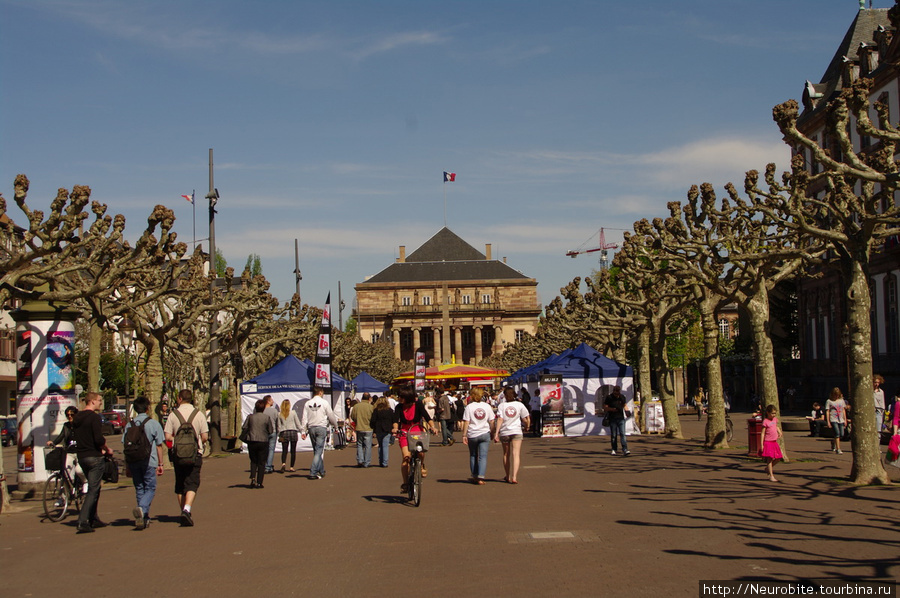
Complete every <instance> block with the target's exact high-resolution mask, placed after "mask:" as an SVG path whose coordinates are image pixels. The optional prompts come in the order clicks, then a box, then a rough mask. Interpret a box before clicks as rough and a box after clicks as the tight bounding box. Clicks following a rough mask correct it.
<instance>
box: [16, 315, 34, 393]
mask: <svg viewBox="0 0 900 598" xmlns="http://www.w3.org/2000/svg"><path fill="white" fill-rule="evenodd" d="M31 336H32V335H31V330H29V329H28V328H25V327H19V328H18V329H17V330H16V380H17V381H18V384H19V394H22V393H26V394H27V393H30V392H31V385H32V372H31Z"/></svg>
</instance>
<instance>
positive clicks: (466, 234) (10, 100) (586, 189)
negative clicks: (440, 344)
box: [0, 0, 893, 319]
mask: <svg viewBox="0 0 900 598" xmlns="http://www.w3.org/2000/svg"><path fill="white" fill-rule="evenodd" d="M892 5H893V1H892V0H875V1H874V3H873V6H874V7H875V8H888V7H890V6H892ZM858 9H859V3H858V0H753V1H752V2H751V1H747V0H715V1H714V0H679V1H678V2H672V1H671V0H643V1H640V2H636V1H611V0H602V1H600V0H596V1H579V0H557V1H554V2H550V1H528V0H518V1H517V2H510V1H507V0H477V1H450V0H444V1H442V2H436V1H431V0H413V1H408V2H404V1H396V0H378V1H375V0H370V1H351V0H331V1H319V2H307V1H303V0H292V1H287V0H285V1H275V0H269V1H263V2H261V1H255V2H250V1H239V0H216V1H212V0H208V1H199V0H177V1H171V2H170V1H140V0H132V1H129V2H121V1H119V0H0V81H2V87H0V89H2V93H0V193H2V194H3V196H4V197H6V198H7V200H9V201H8V203H9V204H10V206H9V213H10V216H11V217H12V218H13V220H16V219H17V218H21V212H19V211H18V208H17V207H16V206H15V205H14V202H12V201H11V200H12V197H13V181H14V179H15V176H16V175H17V174H19V173H24V174H26V175H27V176H28V177H29V179H30V181H31V187H30V192H29V200H28V201H29V204H30V206H31V207H32V208H33V209H44V210H47V209H48V207H49V204H50V202H51V200H52V199H53V198H54V197H55V195H56V190H57V189H58V188H59V187H65V188H67V189H71V188H72V186H74V185H88V186H90V187H91V189H92V199H94V200H97V201H100V202H102V203H105V204H107V205H108V210H109V213H111V214H123V215H124V216H125V217H126V218H127V222H128V225H127V228H126V231H127V234H128V237H129V238H131V239H136V238H137V237H138V236H139V234H140V232H141V230H142V229H143V228H144V227H145V225H146V218H147V217H148V216H149V215H150V213H151V211H152V209H153V206H155V205H157V204H163V205H165V206H167V207H170V208H172V209H174V210H175V214H176V218H177V222H176V231H177V233H178V238H179V240H181V241H185V242H188V243H189V244H190V245H191V247H193V240H194V239H195V235H194V226H195V225H194V215H193V209H192V206H191V204H190V203H189V202H187V201H186V200H185V199H183V198H182V197H181V195H182V194H190V193H192V192H194V191H195V192H196V238H199V239H202V241H200V243H202V244H203V246H204V248H205V249H206V248H208V244H207V240H206V238H207V237H208V235H209V228H208V210H207V206H208V204H207V201H206V200H205V199H204V196H205V195H206V193H207V192H208V190H209V150H210V149H212V150H213V156H214V178H215V181H214V182H215V187H216V188H217V189H218V191H219V195H220V199H219V202H218V205H217V210H218V213H217V215H216V220H215V227H216V246H217V247H218V248H219V249H221V251H222V252H223V253H224V255H225V257H226V259H227V260H228V264H229V265H230V266H234V267H235V269H236V270H238V271H240V270H242V269H243V266H244V264H245V263H246V261H247V257H248V256H249V255H250V254H257V255H259V256H260V257H261V260H262V266H263V274H265V276H266V277H267V279H268V280H269V281H270V283H271V289H270V290H271V292H272V293H273V294H274V295H275V296H277V297H278V298H279V299H280V300H282V301H286V300H288V299H289V298H290V296H291V294H292V293H293V292H294V288H295V280H294V240H295V239H297V240H298V243H299V254H300V270H301V272H302V276H303V279H302V281H301V282H300V293H301V296H302V298H303V301H304V302H307V303H310V304H312V305H319V306H321V305H323V304H324V302H325V297H326V295H327V294H328V293H329V292H330V293H331V294H332V297H333V302H336V298H337V290H338V283H339V282H340V286H341V292H342V298H343V299H344V301H345V303H346V304H347V307H348V311H345V312H344V319H346V318H348V317H349V308H350V307H351V306H352V304H353V287H354V285H356V284H357V283H360V282H363V281H364V280H365V279H366V277H368V276H372V275H374V274H377V273H378V272H380V271H381V270H383V269H384V268H386V267H387V266H388V265H389V264H391V263H392V262H393V261H394V260H395V258H396V257H397V256H398V254H399V252H398V246H400V245H405V246H406V248H407V253H410V252H412V251H413V250H414V249H415V248H416V247H418V246H419V245H421V244H422V243H424V242H425V241H427V240H428V239H429V238H430V237H431V236H432V235H434V234H435V233H436V232H437V231H438V230H440V229H441V227H443V226H444V225H445V223H446V225H447V226H448V227H449V228H450V229H451V230H453V231H454V232H455V233H457V234H458V235H460V236H461V237H462V238H463V239H465V240H466V241H468V242H469V243H470V244H471V245H472V246H474V247H475V248H476V249H479V250H481V251H484V245H485V244H486V243H491V244H492V248H493V257H494V258H495V259H496V258H503V257H505V258H507V263H508V264H509V265H510V266H512V267H513V268H515V269H517V270H519V271H521V272H522V273H524V274H525V275H527V276H529V277H532V278H535V279H536V280H537V281H538V283H539V286H538V291H539V295H540V298H541V300H542V303H543V304H544V305H546V304H547V303H548V302H549V301H550V300H552V299H553V297H555V296H556V295H557V294H558V293H559V288H560V287H562V286H565V285H566V284H567V283H568V282H569V281H570V280H572V279H573V278H574V277H576V276H585V275H588V274H590V272H591V271H592V270H593V269H595V268H596V267H597V256H598V254H597V253H588V254H583V255H579V256H578V257H576V258H570V257H567V256H566V255H565V254H566V252H567V251H569V250H573V249H579V248H580V249H589V248H593V247H596V245H597V244H598V232H599V230H600V229H601V228H603V229H604V231H605V236H606V241H607V242H608V243H610V242H612V243H615V242H616V241H620V240H621V238H622V232H623V230H627V229H631V227H632V225H633V224H634V222H635V221H636V220H639V219H642V218H648V219H652V218H654V217H665V216H666V215H667V213H668V212H667V209H666V204H667V203H668V202H670V201H680V200H683V199H684V198H685V196H686V193H687V191H688V189H689V188H690V186H691V185H693V184H697V185H699V184H700V183H703V182H710V183H712V184H713V185H714V186H715V187H716V189H717V190H718V191H719V193H720V194H721V193H724V191H723V188H724V185H725V184H726V183H727V182H729V181H733V182H735V183H736V184H738V187H739V188H740V187H741V185H740V183H741V182H742V181H743V176H744V172H746V171H747V170H750V169H758V170H762V169H763V168H764V167H765V165H766V164H767V163H769V162H775V163H776V164H777V165H778V167H779V169H785V168H787V167H788V156H789V153H788V150H787V148H786V146H785V145H784V144H783V142H782V141H781V136H780V134H779V132H778V129H777V127H776V125H775V124H774V122H773V121H772V107H773V106H775V105H776V104H779V103H781V102H783V101H785V100H787V99H790V98H794V99H798V100H799V99H800V95H801V93H802V90H803V85H804V82H805V81H806V80H807V79H809V80H811V81H815V82H817V81H819V79H820V78H821V76H822V74H823V73H824V72H825V69H826V67H827V65H828V63H829V61H830V60H831V57H832V55H833V54H834V52H835V50H836V49H837V46H838V44H839V43H840V41H841V39H842V38H843V35H844V33H845V32H846V31H847V29H848V28H849V26H850V24H851V23H852V21H853V19H854V17H855V15H856V12H857V11H858ZM444 171H450V172H454V173H456V180H455V181H454V182H452V183H444V182H443V172H444ZM445 198H446V199H445Z"/></svg>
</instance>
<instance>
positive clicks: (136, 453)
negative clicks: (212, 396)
mask: <svg viewBox="0 0 900 598" xmlns="http://www.w3.org/2000/svg"><path fill="white" fill-rule="evenodd" d="M132 408H133V409H134V412H135V413H136V414H137V415H136V416H135V417H134V419H133V420H131V421H130V422H128V425H126V426H125V431H124V432H123V433H122V446H123V452H124V453H125V468H126V469H125V471H126V475H131V481H132V482H133V483H134V494H135V497H136V499H137V506H136V507H135V508H134V510H133V511H132V514H133V515H134V527H135V529H139V530H143V529H147V528H148V527H149V526H150V504H151V503H152V502H153V497H154V496H156V477H157V476H161V475H162V474H163V449H162V445H163V442H164V441H165V432H163V427H162V426H161V425H160V424H159V422H158V421H156V420H155V419H152V418H151V417H150V416H149V415H147V410H148V409H150V400H149V399H148V398H147V397H144V396H140V397H138V398H137V399H135V400H134V403H133V404H132ZM131 428H140V429H139V430H138V431H137V432H139V433H141V434H143V435H144V438H145V439H146V442H145V443H141V442H140V441H139V439H136V438H135V433H132V434H131V436H129V434H128V431H129V430H130V429H131Z"/></svg>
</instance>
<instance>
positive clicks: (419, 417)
mask: <svg viewBox="0 0 900 598" xmlns="http://www.w3.org/2000/svg"><path fill="white" fill-rule="evenodd" d="M397 398H398V399H400V402H399V403H397V406H396V407H395V408H394V425H393V426H392V429H391V433H392V434H393V435H394V436H395V437H396V438H397V443H398V444H399V445H400V451H401V452H402V453H403V463H402V464H401V465H400V474H401V477H402V479H403V484H402V485H401V486H400V491H401V492H406V491H407V490H408V487H407V485H406V480H407V479H408V478H409V464H410V462H411V461H412V456H411V453H410V451H409V441H408V436H407V434H409V432H424V431H425V428H426V427H427V428H428V429H429V430H430V431H431V433H432V434H437V430H436V429H435V427H434V422H433V421H432V420H431V416H430V415H428V411H426V410H425V405H423V404H422V401H419V400H417V398H416V392H415V391H414V390H413V389H412V388H410V387H409V386H407V387H405V388H403V389H402V390H400V391H399V392H398V393H397ZM421 459H422V477H427V476H428V470H426V469H425V453H422V455H421Z"/></svg>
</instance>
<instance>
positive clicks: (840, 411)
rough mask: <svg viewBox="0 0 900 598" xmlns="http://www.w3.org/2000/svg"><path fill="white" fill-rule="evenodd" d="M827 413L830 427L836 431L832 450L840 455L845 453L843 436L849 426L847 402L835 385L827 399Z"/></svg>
mask: <svg viewBox="0 0 900 598" xmlns="http://www.w3.org/2000/svg"><path fill="white" fill-rule="evenodd" d="M825 414H826V417H825V419H826V422H827V424H828V428H829V429H830V430H832V431H834V439H833V440H832V441H831V452H833V453H837V454H838V455H842V454H844V453H843V451H842V450H841V438H842V437H843V436H844V430H845V428H846V427H847V404H846V402H845V401H844V395H843V393H841V389H840V388H838V387H837V386H835V387H834V388H833V389H832V390H831V395H830V396H829V397H828V400H827V401H825Z"/></svg>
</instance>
